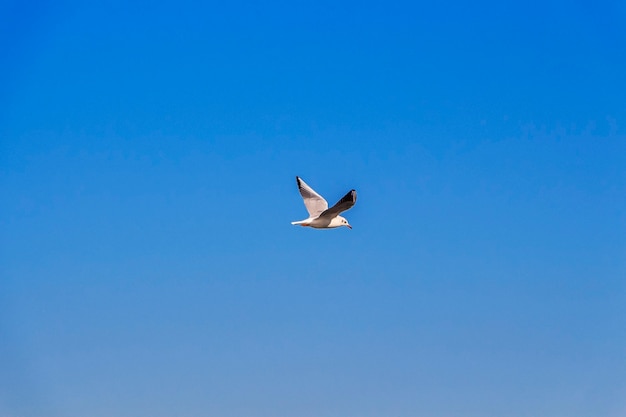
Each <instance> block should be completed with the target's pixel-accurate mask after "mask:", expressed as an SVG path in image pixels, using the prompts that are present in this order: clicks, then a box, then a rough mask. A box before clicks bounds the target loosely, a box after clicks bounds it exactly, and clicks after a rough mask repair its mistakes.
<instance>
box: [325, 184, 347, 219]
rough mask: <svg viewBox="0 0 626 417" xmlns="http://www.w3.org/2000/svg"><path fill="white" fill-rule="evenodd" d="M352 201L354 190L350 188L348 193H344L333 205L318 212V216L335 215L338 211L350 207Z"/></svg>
mask: <svg viewBox="0 0 626 417" xmlns="http://www.w3.org/2000/svg"><path fill="white" fill-rule="evenodd" d="M354 203H356V190H350V191H349V192H348V194H346V195H344V196H343V197H342V199H341V200H339V201H337V203H336V204H335V205H334V206H332V207H331V208H329V209H328V210H325V211H324V212H323V213H322V214H320V217H322V216H324V217H331V218H332V217H335V216H337V215H338V214H339V213H341V212H343V211H346V210H349V209H351V208H352V206H354Z"/></svg>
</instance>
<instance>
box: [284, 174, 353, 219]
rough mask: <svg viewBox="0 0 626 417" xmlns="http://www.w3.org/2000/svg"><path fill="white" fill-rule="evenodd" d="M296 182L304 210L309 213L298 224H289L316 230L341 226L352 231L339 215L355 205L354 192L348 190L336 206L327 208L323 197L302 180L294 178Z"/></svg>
mask: <svg viewBox="0 0 626 417" xmlns="http://www.w3.org/2000/svg"><path fill="white" fill-rule="evenodd" d="M296 182H297V183H298V189H299V190H300V194H301V195H302V199H303V200H304V205H305V206H306V210H307V211H308V212H309V217H308V218H307V219H305V220H300V221H299V222H291V224H295V225H298V224H299V225H300V226H309V227H314V228H316V229H332V228H335V227H341V226H346V227H347V228H350V229H352V226H350V224H349V223H348V221H347V220H346V219H345V218H343V217H341V216H340V215H339V213H341V212H344V211H346V210H348V209H350V208H352V206H354V203H356V191H355V190H350V191H349V192H348V194H346V195H345V196H343V198H342V199H341V200H339V201H338V202H337V204H335V205H334V206H332V207H331V208H328V203H327V202H326V200H324V197H322V196H321V195H319V194H318V193H316V192H315V190H314V189H313V188H311V187H309V185H308V184H307V183H306V182H304V181H302V178H300V177H296Z"/></svg>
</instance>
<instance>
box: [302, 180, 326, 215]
mask: <svg viewBox="0 0 626 417" xmlns="http://www.w3.org/2000/svg"><path fill="white" fill-rule="evenodd" d="M296 182H297V183H298V189H299V190H300V194H301V195H302V199H303V200H304V205H305V206H306V210H307V211H308V212H309V217H311V218H316V217H317V216H319V215H320V213H322V212H323V211H324V210H326V209H328V203H327V202H326V200H324V197H322V196H321V195H319V194H318V193H316V192H315V190H314V189H313V188H311V187H309V185H308V184H307V183H306V182H304V181H302V178H300V177H296Z"/></svg>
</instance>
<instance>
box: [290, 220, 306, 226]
mask: <svg viewBox="0 0 626 417" xmlns="http://www.w3.org/2000/svg"><path fill="white" fill-rule="evenodd" d="M304 223H306V220H300V221H299V222H291V224H293V225H296V226H297V225H299V224H304Z"/></svg>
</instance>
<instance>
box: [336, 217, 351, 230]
mask: <svg viewBox="0 0 626 417" xmlns="http://www.w3.org/2000/svg"><path fill="white" fill-rule="evenodd" d="M337 219H339V224H340V225H341V226H346V227H347V228H348V229H352V226H350V223H348V221H347V220H346V219H345V217H341V216H337Z"/></svg>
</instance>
